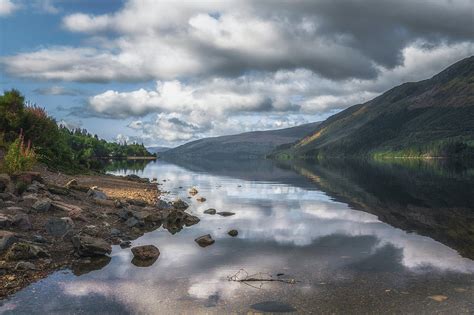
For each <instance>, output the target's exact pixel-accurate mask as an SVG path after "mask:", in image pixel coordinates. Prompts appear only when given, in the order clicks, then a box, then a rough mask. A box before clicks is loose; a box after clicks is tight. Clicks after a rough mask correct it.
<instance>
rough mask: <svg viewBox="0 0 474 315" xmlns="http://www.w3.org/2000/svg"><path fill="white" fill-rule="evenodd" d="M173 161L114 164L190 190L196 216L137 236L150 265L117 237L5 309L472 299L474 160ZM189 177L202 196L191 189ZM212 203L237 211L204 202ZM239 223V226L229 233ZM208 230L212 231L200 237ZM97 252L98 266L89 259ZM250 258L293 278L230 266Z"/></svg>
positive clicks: (223, 308) (380, 305)
mask: <svg viewBox="0 0 474 315" xmlns="http://www.w3.org/2000/svg"><path fill="white" fill-rule="evenodd" d="M174 163H175V164H170V163H167V162H165V161H161V160H158V161H153V162H150V163H148V164H146V166H144V167H143V168H141V166H140V167H137V165H139V164H134V167H133V168H134V169H133V170H132V171H129V170H128V169H127V167H126V165H125V166H124V164H122V165H119V167H117V168H116V169H115V170H114V168H113V166H110V167H111V168H110V169H109V170H111V171H112V172H114V173H115V174H119V175H120V174H121V175H124V174H129V173H134V174H137V175H140V176H146V177H149V178H158V179H159V181H160V183H162V186H160V188H161V189H162V190H163V191H169V195H166V196H165V197H166V198H169V199H172V198H175V197H177V196H179V197H181V198H182V199H184V200H186V201H189V202H190V204H191V207H190V211H191V212H192V213H193V214H196V215H198V216H199V217H200V218H201V222H199V224H197V225H194V226H192V227H190V228H184V229H182V230H181V231H180V232H179V233H176V234H175V235H172V234H171V233H169V232H168V231H166V230H165V229H163V228H160V229H158V230H156V231H153V232H150V233H146V234H145V235H144V236H143V237H141V238H139V239H138V240H136V241H134V242H133V245H145V244H154V245H156V246H157V247H158V248H159V249H160V252H161V255H160V257H159V259H158V260H157V261H156V262H155V263H154V264H153V265H151V266H150V267H145V268H143V267H136V266H134V265H133V264H132V263H131V260H132V255H131V253H130V250H129V249H120V248H119V247H117V246H116V247H114V249H113V253H112V259H111V261H110V263H108V264H107V262H105V261H101V262H99V263H97V264H92V263H91V264H90V265H89V266H83V267H82V268H79V267H77V268H76V269H75V273H76V274H78V275H80V276H74V275H73V274H71V273H68V274H63V273H60V272H58V273H56V274H53V275H52V276H50V277H49V278H47V279H45V280H44V281H41V282H39V283H36V284H34V285H32V286H30V287H28V288H27V289H25V290H23V291H21V292H19V293H17V294H16V295H15V296H13V297H12V299H11V300H7V301H6V302H4V305H3V306H0V311H2V310H3V311H6V312H7V313H8V310H11V311H12V312H25V313H45V312H47V313H73V312H75V311H81V312H85V313H87V312H100V313H114V314H120V313H147V314H163V313H183V312H188V313H213V312H215V313H228V312H237V313H239V312H241V313H242V312H248V311H249V310H251V308H252V305H253V306H255V307H256V308H257V309H258V307H261V306H262V305H263V306H265V307H269V306H271V307H273V306H275V305H280V306H281V305H284V306H285V308H286V309H289V310H292V309H296V310H297V311H298V312H300V313H307V312H309V311H313V312H323V313H327V312H335V313H351V312H362V313H380V312H411V313H417V312H428V313H431V312H436V311H440V309H439V307H440V304H437V303H438V302H434V301H433V300H431V299H429V298H428V297H429V296H434V295H439V294H444V295H446V296H448V297H449V299H448V300H446V301H445V302H443V303H444V304H443V305H442V306H443V307H446V308H445V309H449V310H451V311H454V312H455V313H463V312H469V310H472V309H473V303H472V295H473V283H474V281H473V280H474V276H473V275H474V262H473V261H472V260H471V259H469V258H472V247H473V244H474V242H473V226H472V222H473V221H472V218H473V212H474V210H473V208H472V205H473V204H474V203H473V196H472V194H470V193H469V192H472V191H473V190H472V188H473V172H472V169H469V168H467V169H463V168H458V167H451V166H446V165H445V166H443V165H441V166H440V165H438V164H435V165H428V166H427V165H426V164H410V165H400V164H397V165H393V164H385V163H375V162H374V163H362V162H356V161H331V162H330V163H329V162H320V163H318V164H306V163H302V162H299V163H291V164H289V163H288V164H284V163H281V162H278V163H277V162H273V161H265V160H263V161H242V160H240V161H209V160H206V161H199V160H196V161H174ZM163 180H166V181H163ZM192 186H195V187H197V189H198V190H199V194H198V196H204V197H205V198H207V201H206V202H204V203H200V202H197V201H196V200H195V198H193V199H186V197H187V196H188V193H187V190H188V189H189V188H190V187H192ZM180 187H182V188H180ZM208 208H215V209H217V211H232V212H235V213H236V215H235V216H231V217H221V216H218V215H205V214H203V211H204V210H206V209H208ZM359 210H362V211H359ZM230 229H237V230H238V231H239V235H238V237H236V238H231V237H230V236H228V235H227V232H228V231H229V230H230ZM413 232H414V233H413ZM208 233H210V234H211V235H212V237H213V238H214V239H215V240H216V243H215V244H214V245H212V246H209V247H206V248H200V247H199V246H198V245H197V244H195V242H194V241H193V240H194V239H195V238H196V237H198V236H201V235H204V234H208ZM104 262H105V264H107V265H106V266H105V267H102V265H101V264H103V263H104ZM93 266H100V268H102V269H101V270H96V271H91V272H89V273H85V272H87V271H89V270H93V269H94V267H93ZM242 268H243V269H245V270H246V271H247V272H249V273H250V274H251V273H258V272H265V273H269V274H271V275H274V276H275V275H276V274H284V275H283V276H284V277H291V278H294V279H296V280H298V282H297V283H296V284H294V285H289V284H281V283H267V284H264V285H263V287H262V289H255V288H252V287H250V286H246V285H244V284H241V283H236V282H229V281H228V280H227V277H228V276H230V275H232V274H235V273H236V272H238V271H239V270H240V269H242ZM73 270H74V269H73ZM26 301H28V303H26ZM99 301H100V302H99Z"/></svg>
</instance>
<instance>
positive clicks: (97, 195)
mask: <svg viewBox="0 0 474 315" xmlns="http://www.w3.org/2000/svg"><path fill="white" fill-rule="evenodd" d="M87 197H89V198H92V199H101V200H106V199H107V195H106V194H105V193H104V192H103V191H101V190H100V189H99V188H97V187H92V188H91V189H89V191H88V192H87Z"/></svg>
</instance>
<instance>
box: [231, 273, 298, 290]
mask: <svg viewBox="0 0 474 315" xmlns="http://www.w3.org/2000/svg"><path fill="white" fill-rule="evenodd" d="M227 280H228V281H234V282H241V283H244V284H246V285H249V286H251V287H253V288H257V289H261V288H262V286H263V283H264V282H282V283H288V284H295V283H296V282H298V281H296V280H295V279H292V278H280V276H277V277H274V276H272V275H271V274H269V273H266V272H259V273H255V274H252V275H249V273H248V272H247V271H246V270H245V269H240V270H239V271H237V272H236V273H235V274H233V275H232V276H228V277H227ZM254 282H260V285H259V286H258V287H257V286H254V285H251V284H250V283H254Z"/></svg>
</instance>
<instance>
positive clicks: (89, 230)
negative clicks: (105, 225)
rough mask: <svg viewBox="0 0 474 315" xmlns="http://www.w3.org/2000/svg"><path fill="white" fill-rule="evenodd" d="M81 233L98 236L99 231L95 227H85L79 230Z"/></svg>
mask: <svg viewBox="0 0 474 315" xmlns="http://www.w3.org/2000/svg"><path fill="white" fill-rule="evenodd" d="M81 232H82V233H84V234H87V235H90V236H98V235H99V234H100V232H101V231H100V229H99V227H97V226H96V225H86V226H84V227H83V228H82V229H81Z"/></svg>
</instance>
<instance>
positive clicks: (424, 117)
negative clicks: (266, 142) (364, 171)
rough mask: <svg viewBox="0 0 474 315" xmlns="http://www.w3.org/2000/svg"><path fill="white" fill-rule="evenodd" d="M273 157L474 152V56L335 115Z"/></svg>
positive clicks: (457, 154)
mask: <svg viewBox="0 0 474 315" xmlns="http://www.w3.org/2000/svg"><path fill="white" fill-rule="evenodd" d="M271 155H272V156H273V157H277V158H281V159H286V158H293V157H301V158H318V157H324V156H329V157H335V156H373V157H435V156H436V157H449V156H460V157H463V156H464V157H465V156H474V56H471V57H469V58H466V59H463V60H461V61H459V62H457V63H455V64H453V65H452V66H450V67H449V68H447V69H445V70H444V71H442V72H440V73H439V74H437V75H435V76H434V77H432V78H431V79H428V80H424V81H420V82H410V83H404V84H402V85H400V86H397V87H395V88H393V89H391V90H389V91H387V92H385V93H384V94H382V95H380V96H379V97H376V98H375V99H373V100H371V101H368V102H367V103H364V104H359V105H354V106H352V107H349V108H347V109H346V110H344V111H342V112H340V113H338V114H336V115H333V116H331V117H329V118H328V119H327V120H325V121H324V122H322V123H321V124H320V125H318V127H317V128H316V130H314V132H313V133H312V134H310V135H308V136H306V137H304V138H303V139H301V140H299V141H297V142H296V143H293V144H291V145H284V146H280V147H279V148H277V150H275V151H274V152H273V153H272V154H271Z"/></svg>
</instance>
